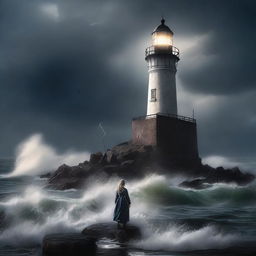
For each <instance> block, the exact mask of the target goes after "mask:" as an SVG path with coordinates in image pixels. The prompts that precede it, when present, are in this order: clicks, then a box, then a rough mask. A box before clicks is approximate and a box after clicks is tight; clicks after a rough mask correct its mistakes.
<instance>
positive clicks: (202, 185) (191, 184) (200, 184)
mask: <svg viewBox="0 0 256 256" xmlns="http://www.w3.org/2000/svg"><path fill="white" fill-rule="evenodd" d="M179 186H181V187H185V188H193V189H206V188H209V187H211V186H212V185H210V184H208V183H206V179H195V180H192V181H183V182H182V183H180V185H179Z"/></svg>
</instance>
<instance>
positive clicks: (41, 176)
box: [39, 172, 52, 179]
mask: <svg viewBox="0 0 256 256" xmlns="http://www.w3.org/2000/svg"><path fill="white" fill-rule="evenodd" d="M51 175H52V173H51V172H48V173H45V174H42V175H40V176H39V177H40V178H41V179H44V178H50V177H51Z"/></svg>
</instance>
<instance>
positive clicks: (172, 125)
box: [132, 19, 200, 164]
mask: <svg viewBox="0 0 256 256" xmlns="http://www.w3.org/2000/svg"><path fill="white" fill-rule="evenodd" d="M145 59H146V61H147V63H148V73H149V80H148V98H147V114H146V116H142V117H137V118H134V119H133V120H132V143H133V144H137V145H150V146H153V147H154V148H155V149H156V152H160V154H159V155H161V156H167V158H166V157H165V159H169V160H170V161H173V162H175V163H177V162H179V163H186V164H191V163H198V162H200V158H199V155H198V147H197V129H196V120H195V119H194V118H191V117H186V116H181V115H178V113H177V96H176V78H175V76H176V71H177V63H178V61H179V60H180V59H179V50H178V49H177V48H176V47H174V46H173V32H172V31H171V29H170V28H169V27H168V26H166V25H165V20H164V19H162V20H161V24H160V25H159V26H158V27H156V29H155V30H154V31H153V33H152V46H150V47H148V48H147V49H146V56H145Z"/></svg>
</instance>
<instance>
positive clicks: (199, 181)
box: [45, 142, 255, 190]
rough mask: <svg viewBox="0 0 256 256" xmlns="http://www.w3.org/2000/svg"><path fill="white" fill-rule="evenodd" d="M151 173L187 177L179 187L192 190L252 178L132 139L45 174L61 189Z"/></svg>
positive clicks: (240, 183)
mask: <svg viewBox="0 0 256 256" xmlns="http://www.w3.org/2000/svg"><path fill="white" fill-rule="evenodd" d="M152 173H157V174H165V175H170V176H175V175H182V176H184V177H186V178H187V180H185V181H184V182H182V183H181V184H180V186H183V187H188V188H194V189H203V188H206V187H209V186H211V185H212V184H214V183H235V184H237V185H241V186H243V185H246V184H248V183H250V182H251V181H253V180H254V178H255V177H254V175H253V174H250V173H244V172H242V171H241V170H240V169H239V168H238V167H234V168H231V169H224V168H223V167H217V168H213V167H211V166H209V165H204V164H202V163H201V161H200V160H196V161H184V162H177V161H174V160H173V159H172V158H171V157H170V156H169V155H168V154H166V153H164V152H162V151H161V150H159V149H158V148H157V147H154V146H148V145H136V144H133V143H132V142H124V143H121V144H119V145H117V146H114V147H113V148H112V149H108V150H107V151H106V152H105V153H102V152H97V153H93V154H91V156H90V160H89V161H85V162H83V163H79V164H78V165H76V166H68V165H65V164H63V165H61V166H60V167H59V168H58V169H57V170H56V171H54V172H53V173H51V174H48V175H47V176H45V177H48V181H47V186H48V187H51V188H54V189H59V190H65V189H72V188H75V189H79V188H83V186H84V185H85V183H86V182H88V181H89V180H90V179H93V178H96V177H101V178H110V177H113V176H118V177H122V178H125V179H128V180H132V179H138V178H143V177H144V176H146V175H148V174H152Z"/></svg>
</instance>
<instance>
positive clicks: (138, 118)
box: [133, 113, 196, 123]
mask: <svg viewBox="0 0 256 256" xmlns="http://www.w3.org/2000/svg"><path fill="white" fill-rule="evenodd" d="M157 116H167V117H172V118H177V119H179V120H183V121H187V122H191V123H196V119H195V118H192V117H188V116H180V115H175V114H167V113H157V114H152V115H147V116H139V117H135V118H133V120H140V119H149V118H155V117H157Z"/></svg>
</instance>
